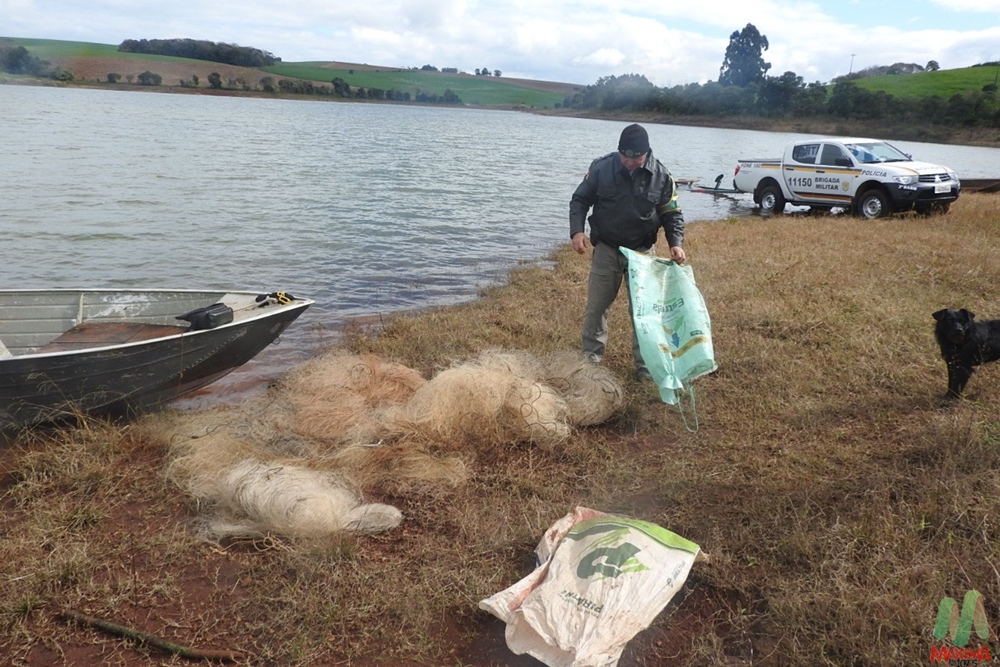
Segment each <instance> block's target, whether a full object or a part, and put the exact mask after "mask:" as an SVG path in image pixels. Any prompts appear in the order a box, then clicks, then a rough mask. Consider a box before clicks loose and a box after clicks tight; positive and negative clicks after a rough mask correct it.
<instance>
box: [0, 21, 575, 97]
mask: <svg viewBox="0 0 1000 667" xmlns="http://www.w3.org/2000/svg"><path fill="white" fill-rule="evenodd" d="M3 45H7V46H23V47H25V48H26V49H28V52H29V53H30V54H31V55H32V56H34V57H36V58H40V59H42V60H46V61H49V62H51V63H53V64H55V65H58V66H59V67H62V68H64V69H66V70H68V71H70V72H72V73H73V75H74V80H75V81H80V80H81V79H82V80H84V81H99V82H100V81H104V80H105V79H106V77H107V74H108V73H110V72H117V73H119V74H122V75H128V74H132V75H133V76H134V75H136V74H138V73H140V72H142V71H143V70H149V71H152V72H154V73H157V74H160V75H162V76H163V85H174V84H177V83H178V82H179V80H180V79H182V78H185V79H189V80H190V78H191V75H192V74H194V75H197V76H198V77H199V79H200V81H201V83H200V87H203V88H204V87H206V86H207V85H208V84H207V79H208V75H209V74H210V73H212V72H220V73H221V74H222V76H223V79H227V80H228V79H232V78H236V77H239V78H241V79H242V80H244V81H245V82H247V83H248V84H250V85H251V87H256V86H257V84H258V82H259V81H260V79H262V78H264V77H268V76H269V77H271V78H272V79H275V80H277V79H282V78H284V79H303V80H308V81H311V82H314V83H315V84H318V85H323V86H327V87H331V82H332V81H333V79H334V78H338V77H339V78H341V79H343V80H344V81H345V82H346V83H347V84H348V85H350V86H351V88H353V89H357V88H365V89H370V88H378V89H382V90H398V91H400V92H408V93H410V95H411V96H412V97H415V96H416V94H417V93H421V92H422V93H424V94H426V95H432V96H433V95H436V96H443V94H444V92H445V91H446V90H451V91H452V92H453V93H455V94H456V95H457V96H458V97H459V98H460V99H461V101H462V102H463V103H464V104H471V105H480V106H492V107H529V108H549V109H551V108H553V107H554V106H555V105H556V104H557V103H561V102H562V101H563V100H564V99H565V98H566V97H567V96H571V95H573V93H575V92H577V91H579V90H581V89H582V88H583V86H579V85H575V84H567V83H559V82H549V81H534V80H528V79H512V78H503V77H492V76H476V75H473V74H465V73H460V74H449V73H443V72H434V71H424V70H418V69H403V68H393V67H385V68H383V67H373V66H370V65H361V64H357V65H355V64H351V63H334V62H330V63H327V62H301V63H279V64H278V65H275V66H273V67H267V68H260V69H247V68H235V67H231V66H228V65H222V64H220V63H213V62H209V61H204V60H193V59H190V58H176V57H173V56H158V55H146V54H139V53H121V52H119V51H118V46H117V45H114V44H95V43H92V42H70V41H61V40H51V39H29V38H11V37H0V46H3Z"/></svg>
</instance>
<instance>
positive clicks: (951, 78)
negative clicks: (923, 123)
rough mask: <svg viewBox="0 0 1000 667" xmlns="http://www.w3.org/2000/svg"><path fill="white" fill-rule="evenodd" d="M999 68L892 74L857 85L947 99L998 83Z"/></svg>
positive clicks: (902, 94)
mask: <svg viewBox="0 0 1000 667" xmlns="http://www.w3.org/2000/svg"><path fill="white" fill-rule="evenodd" d="M998 73H1000V67H996V66H988V67H963V68H961V69H949V70H938V71H937V72H917V73H915V74H892V75H888V76H878V77H872V78H870V79H858V80H857V81H855V83H857V84H858V87H860V88H864V89H865V90H870V91H872V92H878V91H880V90H881V91H885V92H887V93H889V94H890V95H892V96H893V97H899V98H917V97H930V96H932V95H937V96H938V97H940V98H941V99H945V100H946V99H948V98H950V97H951V96H952V95H956V94H961V95H968V94H969V93H973V92H979V91H981V90H982V89H983V86H985V85H987V84H991V83H996V82H997V75H998Z"/></svg>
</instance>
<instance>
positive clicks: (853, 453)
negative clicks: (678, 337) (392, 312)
mask: <svg viewBox="0 0 1000 667" xmlns="http://www.w3.org/2000/svg"><path fill="white" fill-rule="evenodd" d="M996 202H997V200H996V199H995V197H992V196H989V195H980V196H976V195H967V196H965V197H963V198H962V199H961V200H959V202H957V203H956V205H954V206H953V208H952V212H951V213H949V214H948V215H947V216H944V217H932V218H922V217H905V218H897V219H893V220H888V221H878V222H865V221H861V220H856V219H850V218H847V217H844V216H834V217H815V216H782V217H776V218H771V219H760V218H753V219H741V220H727V221H721V222H699V223H694V224H690V225H689V232H688V239H689V240H688V250H689V255H690V256H691V258H692V260H691V261H692V264H693V267H694V271H695V277H696V279H697V281H698V284H699V286H700V288H701V290H702V293H703V294H704V296H705V300H706V302H707V304H708V308H709V311H710V313H711V316H712V323H713V339H714V346H715V352H716V358H717V360H718V363H719V370H718V371H717V372H716V373H714V374H712V375H710V376H707V377H705V378H702V379H700V380H698V381H697V382H696V390H697V393H698V417H699V421H700V424H701V428H700V430H699V431H698V432H697V433H696V434H691V433H688V432H687V431H686V430H685V428H684V426H683V422H682V420H681V418H680V415H679V413H678V412H677V410H676V408H673V407H669V406H664V405H663V404H662V403H659V402H658V400H657V399H656V393H655V390H654V388H653V387H652V385H640V384H636V383H635V382H634V381H632V380H625V388H626V390H627V396H626V401H627V402H626V406H625V410H624V413H623V414H622V415H621V416H620V417H619V418H617V419H615V420H614V421H612V422H610V423H606V424H604V425H598V426H592V427H582V428H581V427H577V428H575V429H574V430H573V432H572V434H571V435H570V437H569V438H567V439H566V440H565V441H564V442H563V443H562V444H561V445H560V446H559V447H557V448H553V449H551V450H548V449H542V448H539V447H537V446H532V445H531V444H527V443H521V444H516V445H504V444H494V445H493V446H490V447H479V448H476V449H475V450H474V451H472V452H466V451H461V452H459V453H457V454H456V455H457V456H459V458H460V459H461V462H460V466H461V467H462V468H463V474H462V475H461V476H459V478H460V479H463V480H464V482H462V483H459V484H458V485H457V486H455V485H454V484H451V483H449V484H431V485H422V486H418V487H415V486H412V485H407V484H393V483H392V480H391V476H388V475H386V474H385V471H384V470H383V473H382V475H381V476H379V475H373V476H369V477H367V478H366V487H367V488H365V489H364V491H365V493H366V495H367V497H368V499H369V500H371V501H374V502H384V503H389V504H392V505H395V506H397V507H399V508H400V509H401V510H402V511H403V514H404V517H405V518H404V521H403V524H402V525H401V526H400V527H399V528H397V529H395V530H393V531H390V532H388V533H385V534H381V535H377V536H365V537H361V536H341V537H336V538H332V539H330V538H328V539H322V540H313V541H307V542H297V543H291V542H287V541H284V540H281V539H277V538H266V539H258V540H252V541H235V542H230V543H223V544H222V545H212V544H209V543H205V542H201V541H199V540H198V539H196V537H195V533H194V531H193V526H192V524H193V522H194V519H195V517H196V516H197V507H196V506H195V504H194V503H193V501H191V500H189V499H188V498H187V497H186V496H185V495H184V494H183V493H182V492H181V491H180V490H179V489H177V488H176V487H175V486H173V485H172V484H170V483H168V482H167V480H166V478H165V469H166V451H167V444H166V443H163V442H157V441H155V440H150V439H148V438H138V437H136V435H135V430H136V429H134V428H120V427H112V426H106V425H101V424H94V425H91V426H89V427H85V428H83V429H80V430H63V431H54V432H51V433H47V434H44V435H41V434H34V435H29V436H27V437H25V438H23V439H21V440H19V441H18V442H16V443H14V444H12V445H9V446H7V447H6V448H5V449H4V450H3V457H2V459H0V461H2V463H0V475H2V477H0V483H2V486H0V493H2V494H3V495H2V508H3V514H2V518H0V537H2V539H0V656H9V657H7V658H3V657H0V664H14V665H24V664H27V665H33V666H34V665H43V664H44V665H48V664H52V665H68V664H97V663H98V662H101V663H104V664H120V665H130V666H131V665H139V664H149V658H148V657H146V656H144V655H142V652H143V649H141V648H140V649H137V648H136V647H134V646H131V645H129V644H126V643H122V642H120V641H118V640H116V639H113V638H109V637H107V636H106V635H102V634H99V633H97V632H95V631H92V630H86V629H81V628H79V627H76V626H73V625H68V624H65V623H63V622H61V621H59V620H58V619H57V615H56V612H57V611H58V610H59V609H61V608H64V607H69V608H75V609H78V610H80V611H82V612H84V613H88V614H91V615H94V616H102V617H106V618H109V619H110V620H114V621H116V622H119V623H122V624H125V625H130V626H133V627H137V628H138V629H141V630H144V631H146V632H153V633H155V634H159V635H162V636H164V637H166V638H168V639H171V640H173V641H176V642H177V643H180V644H186V645H197V646H200V647H207V648H225V649H232V650H239V651H243V652H245V653H246V654H247V655H248V656H250V657H249V658H248V664H254V665H302V666H305V665H310V666H312V665H334V664H338V665H341V664H343V665H362V666H375V665H404V666H416V665H456V666H457V665H476V666H479V665H509V664H514V665H530V664H535V663H532V662H531V661H518V659H517V658H515V657H514V656H512V655H511V654H509V652H507V651H506V649H505V647H504V646H503V639H502V632H503V630H502V624H500V623H499V622H498V621H496V620H495V619H493V618H492V617H491V616H489V615H488V614H486V613H485V612H482V611H479V610H477V608H476V605H477V603H478V601H479V600H480V599H482V598H484V597H487V596H489V595H491V594H493V593H495V592H497V591H499V590H501V589H503V588H506V587H507V586H509V585H510V584H511V583H513V582H514V581H516V580H518V579H519V578H520V577H521V576H523V575H524V574H526V573H527V572H528V571H530V569H531V568H532V556H531V551H532V549H533V548H534V546H535V544H536V543H537V541H538V539H539V537H540V536H541V533H542V531H543V530H544V529H545V528H546V527H548V526H549V525H550V524H551V523H552V522H553V521H555V520H556V519H558V518H559V517H561V516H563V515H564V514H565V513H566V512H567V511H569V510H570V509H572V508H573V507H574V506H576V505H584V506H589V507H593V508H596V509H600V510H604V511H607V512H614V513H620V514H625V515H631V516H635V517H637V518H641V519H644V520H647V521H652V522H654V523H658V524H660V525H662V526H664V527H666V528H668V529H670V530H672V531H674V532H676V533H678V534H680V535H682V536H684V537H686V538H688V539H691V540H693V541H695V542H697V543H698V544H700V545H701V546H702V548H703V549H704V550H705V551H706V552H707V553H708V554H710V555H711V562H710V563H698V564H696V565H695V567H694V569H693V570H692V572H691V575H690V577H689V578H688V581H687V583H686V585H685V588H684V591H683V593H682V595H681V596H678V599H677V600H675V602H674V603H672V604H671V605H670V606H669V607H668V609H667V610H666V611H665V612H664V613H663V614H661V615H660V616H659V617H658V618H657V619H656V621H655V622H654V623H653V625H652V626H651V628H650V629H649V630H647V631H645V632H643V633H641V634H640V635H639V636H638V637H636V639H635V640H633V641H632V642H631V643H630V644H629V646H628V648H627V649H626V651H625V654H624V657H623V659H622V662H621V663H620V664H621V665H622V667H632V666H653V665H782V666H784V665H801V666H803V667H805V666H807V665H808V666H809V667H813V666H815V665H873V666H874V665H884V666H886V667H889V666H892V667H895V666H897V665H901V664H923V663H925V661H926V660H927V659H928V655H929V650H930V647H931V645H934V644H940V642H938V641H937V640H935V639H934V638H933V635H932V630H933V626H934V620H935V614H936V611H937V604H938V601H939V600H940V599H941V598H942V597H943V596H945V595H948V596H951V597H954V598H956V599H961V597H962V595H963V594H964V592H965V591H966V590H967V589H969V588H975V589H977V590H979V591H980V592H981V593H982V594H983V595H984V597H985V600H986V603H987V605H986V608H987V616H988V617H989V620H990V621H991V622H992V623H993V624H996V623H997V622H1000V612H997V611H996V609H997V604H998V603H1000V572H998V566H1000V563H998V562H997V561H998V558H997V550H998V547H1000V494H998V488H997V485H998V470H1000V416H998V415H1000V365H992V366H988V367H984V368H981V369H980V370H979V371H978V372H977V374H976V375H975V376H974V377H973V379H972V381H971V383H970V386H969V389H970V392H971V395H970V396H969V397H968V398H967V399H966V400H964V401H960V402H956V403H946V402H944V401H942V400H941V398H940V397H941V396H942V395H943V394H944V390H945V369H944V364H943V362H942V361H941V360H940V359H939V357H938V353H937V350H936V346H935V344H934V340H933V335H932V325H933V320H932V318H931V316H930V314H931V312H933V311H935V310H937V309H939V308H943V307H952V306H955V307H966V308H969V309H970V310H973V311H974V312H977V313H978V314H979V315H980V317H983V318H985V317H1000V248H998V247H997V246H998V245H1000V219H998V216H997V215H996V213H995V210H996ZM553 259H554V260H555V266H554V268H552V269H546V268H538V267H530V268H524V269H522V270H519V271H517V272H515V273H514V275H513V276H512V277H511V279H510V281H509V284H508V285H506V286H503V287H498V288H491V289H488V290H486V291H485V292H484V293H483V295H482V298H481V299H479V300H477V301H476V302H473V303H469V304H465V305H462V306H459V307H454V308H448V309H443V310H435V311H430V312H425V313H420V314H416V315H412V316H406V317H399V318H396V319H392V320H389V321H388V322H387V323H386V324H384V325H383V326H382V327H380V328H379V329H377V330H365V329H362V328H360V327H358V328H355V329H353V330H351V331H350V332H349V335H348V336H347V338H346V339H345V348H344V350H343V351H344V352H346V353H350V354H358V355H360V354H371V355H376V356H377V357H378V358H380V359H386V360H391V362H393V363H395V364H399V365H401V366H403V367H407V368H412V369H415V370H416V371H417V372H418V373H419V374H420V375H421V376H423V377H425V378H431V377H433V376H434V375H436V374H437V373H439V372H441V371H443V370H444V369H447V368H449V367H451V366H452V365H453V364H454V363H455V362H456V361H460V360H463V359H468V358H471V357H473V356H475V355H477V354H478V353H480V352H482V351H484V350H487V349H495V348H503V349H509V350H517V349H521V350H530V351H532V352H535V353H540V354H541V353H550V352H561V351H565V350H573V349H576V348H577V346H578V344H579V328H580V321H581V318H582V314H583V306H584V303H583V300H584V294H585V282H586V276H587V261H586V259H585V258H582V257H578V256H576V255H575V254H573V253H572V252H571V251H570V250H569V249H568V248H564V249H561V250H560V251H559V252H557V253H556V254H555V256H554V258H553ZM626 316H627V313H626V310H625V307H624V303H623V302H621V301H619V303H617V304H616V308H615V311H614V313H613V318H612V323H611V326H612V333H611V344H610V346H609V353H608V355H607V357H606V365H607V367H608V368H610V369H611V370H612V371H613V372H614V373H616V374H617V375H618V376H619V377H620V378H628V377H629V371H630V368H631V359H630V349H629V337H628V335H627V326H628V325H627V322H626V320H625V317H626ZM415 384H419V382H418V383H415ZM413 389H414V390H416V389H417V387H416V386H413ZM456 465H458V464H456ZM978 641H979V640H978V639H974V640H973V645H975V642H978ZM989 646H990V648H991V650H992V651H993V652H994V653H997V652H998V647H997V643H996V639H995V636H994V637H991V639H990V640H989ZM5 661H6V662H5ZM163 662H164V663H168V662H169V660H166V659H163Z"/></svg>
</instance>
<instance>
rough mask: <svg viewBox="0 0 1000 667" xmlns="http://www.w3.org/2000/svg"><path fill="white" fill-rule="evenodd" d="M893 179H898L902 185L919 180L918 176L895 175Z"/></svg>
mask: <svg viewBox="0 0 1000 667" xmlns="http://www.w3.org/2000/svg"><path fill="white" fill-rule="evenodd" d="M892 180H894V181H896V182H897V183H899V184H900V185H909V184H910V183H916V182H917V176H893V177H892Z"/></svg>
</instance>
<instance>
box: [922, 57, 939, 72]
mask: <svg viewBox="0 0 1000 667" xmlns="http://www.w3.org/2000/svg"><path fill="white" fill-rule="evenodd" d="M924 69H925V70H927V71H928V72H936V71H938V70H939V69H941V66H940V65H938V61H936V60H928V61H927V67H925V68H924Z"/></svg>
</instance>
